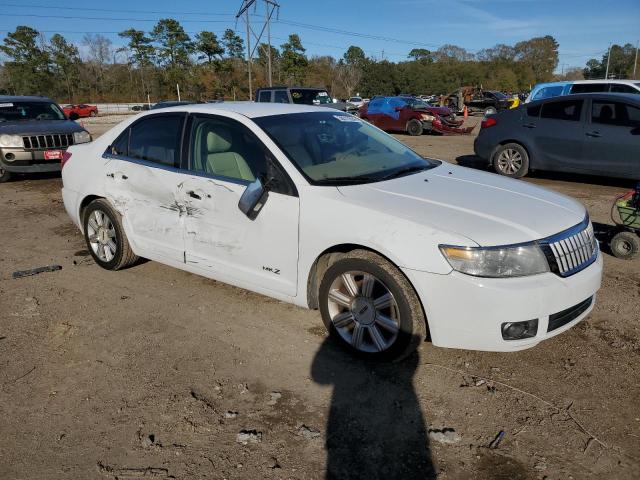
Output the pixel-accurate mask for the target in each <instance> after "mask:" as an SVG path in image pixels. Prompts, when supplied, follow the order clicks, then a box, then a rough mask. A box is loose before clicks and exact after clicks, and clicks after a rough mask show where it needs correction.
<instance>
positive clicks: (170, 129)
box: [129, 114, 184, 167]
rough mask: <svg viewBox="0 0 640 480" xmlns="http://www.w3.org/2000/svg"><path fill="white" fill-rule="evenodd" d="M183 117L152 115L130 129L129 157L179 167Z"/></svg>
mask: <svg viewBox="0 0 640 480" xmlns="http://www.w3.org/2000/svg"><path fill="white" fill-rule="evenodd" d="M183 123H184V115H181V114H177V115H154V116H150V117H147V118H145V119H144V120H141V121H140V122H138V123H136V124H135V125H133V126H132V127H131V134H130V135H131V136H130V138H129V157H131V158H139V159H141V160H148V161H151V162H155V163H158V164H160V165H166V166H169V167H179V166H180V140H181V138H182V124H183Z"/></svg>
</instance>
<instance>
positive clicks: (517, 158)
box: [498, 148, 522, 175]
mask: <svg viewBox="0 0 640 480" xmlns="http://www.w3.org/2000/svg"><path fill="white" fill-rule="evenodd" d="M521 168H522V155H521V154H520V152H518V151H517V150H515V149H513V148H505V149H504V150H502V151H501V152H500V155H498V169H499V170H500V171H501V172H502V173H505V174H507V175H513V174H515V173H516V172H518V171H519V170H520V169H521Z"/></svg>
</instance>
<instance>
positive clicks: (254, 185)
mask: <svg viewBox="0 0 640 480" xmlns="http://www.w3.org/2000/svg"><path fill="white" fill-rule="evenodd" d="M268 195H269V192H268V191H267V189H266V188H265V186H264V185H263V184H262V181H261V180H260V179H259V178H257V179H255V180H254V181H253V182H251V183H250V184H249V185H247V188H246V189H245V190H244V192H243V193H242V196H241V197H240V200H239V201H238V208H239V209H240V211H241V212H242V213H244V214H245V215H246V216H247V217H249V219H251V220H254V219H255V218H256V217H257V216H258V214H259V213H260V210H262V207H263V206H264V204H265V202H266V201H267V196H268Z"/></svg>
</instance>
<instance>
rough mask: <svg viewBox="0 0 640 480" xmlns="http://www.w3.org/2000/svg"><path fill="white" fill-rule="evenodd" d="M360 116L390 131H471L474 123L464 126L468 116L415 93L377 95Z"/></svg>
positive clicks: (446, 132) (462, 132)
mask: <svg viewBox="0 0 640 480" xmlns="http://www.w3.org/2000/svg"><path fill="white" fill-rule="evenodd" d="M359 115H360V118H362V119H363V120H366V121H368V122H370V123H372V124H374V125H375V126H376V127H378V128H380V129H382V130H384V131H387V132H407V133H408V134H409V135H422V132H424V131H427V132H438V133H442V134H449V135H451V134H465V133H470V132H471V130H473V127H467V128H463V127H462V123H463V122H464V120H457V119H456V116H455V114H454V113H453V112H452V111H451V110H449V108H447V107H434V106H432V105H429V104H428V103H426V102H424V101H423V100H420V99H418V98H413V97H374V98H372V99H371V101H370V102H369V103H366V104H364V105H363V106H362V107H360V109H359Z"/></svg>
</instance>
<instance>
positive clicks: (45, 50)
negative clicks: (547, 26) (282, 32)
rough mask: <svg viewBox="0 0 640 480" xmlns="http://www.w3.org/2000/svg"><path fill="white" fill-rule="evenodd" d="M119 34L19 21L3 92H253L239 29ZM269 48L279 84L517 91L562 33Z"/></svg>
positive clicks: (132, 96) (0, 77)
mask: <svg viewBox="0 0 640 480" xmlns="http://www.w3.org/2000/svg"><path fill="white" fill-rule="evenodd" d="M119 36H120V37H121V38H122V39H123V40H124V41H125V42H126V44H125V45H124V46H122V47H115V46H114V45H113V43H112V42H111V40H109V39H108V38H107V37H104V36H103V35H100V34H86V35H85V36H84V37H83V39H82V41H81V43H80V44H78V45H76V44H74V43H72V42H70V41H68V40H67V39H66V38H65V37H64V36H62V35H60V34H54V35H53V36H51V37H50V38H46V37H45V36H44V35H43V34H42V33H40V32H38V31H37V30H36V29H34V28H31V27H29V26H18V27H17V28H16V29H15V31H13V32H10V33H8V34H7V36H6V37H5V38H4V40H3V42H2V44H0V52H1V53H2V54H3V57H4V61H3V62H2V64H1V65H0V93H5V94H16V95H25V94H42V95H47V96H50V97H53V98H55V99H56V100H58V101H59V102H61V103H76V102H144V101H146V100H147V98H149V99H150V101H152V102H155V101H158V100H161V99H175V98H176V96H177V94H176V85H179V86H180V91H181V96H182V98H187V99H192V100H212V99H217V98H225V99H247V98H248V97H249V91H248V81H247V68H248V65H247V61H246V49H245V45H244V40H243V39H242V38H241V37H240V36H239V35H238V34H237V33H236V32H235V31H234V30H232V29H227V30H226V31H225V32H224V33H223V34H222V35H221V36H218V35H216V33H214V32H210V31H201V32H199V33H197V34H196V35H194V36H193V37H192V36H190V35H189V34H188V33H187V32H186V31H185V30H184V28H183V27H182V25H181V24H180V23H179V22H178V21H177V20H175V19H172V18H165V19H161V20H159V21H158V23H157V24H156V25H155V26H154V27H153V28H152V29H151V30H150V31H148V32H146V31H143V30H136V29H133V28H130V29H127V30H124V31H122V32H120V33H119ZM270 48H271V49H270V51H271V64H272V77H273V83H274V84H276V85H301V86H322V87H325V88H327V89H328V90H329V91H330V92H331V93H332V94H333V95H334V96H335V97H339V98H345V97H348V96H351V95H353V94H356V93H359V94H361V95H363V96H372V95H376V94H387V95H390V94H398V93H431V94H444V93H447V92H451V91H453V90H454V89H456V88H458V87H460V86H463V85H476V86H482V87H484V88H487V89H496V90H502V91H512V92H517V91H524V90H528V89H529V88H530V87H531V86H532V85H534V84H536V83H538V82H544V81H549V80H552V79H554V78H557V76H556V75H554V71H555V70H556V68H557V66H558V43H557V42H556V40H555V39H554V38H553V37H552V36H544V37H536V38H532V39H530V40H526V41H522V42H518V43H516V44H515V45H505V44H499V45H496V46H495V47H492V48H487V49H483V50H480V51H479V52H477V53H471V52H469V51H467V50H465V49H464V48H461V47H458V46H455V45H443V46H442V47H440V48H438V49H437V50H435V51H430V50H427V49H423V48H414V49H412V50H411V51H410V52H409V53H408V55H407V58H406V60H403V61H398V62H392V61H390V60H385V59H375V58H371V57H367V56H366V55H365V52H364V51H363V50H362V49H361V48H360V47H358V46H350V47H349V48H348V49H347V50H346V52H345V53H344V54H343V55H342V56H341V57H340V58H334V57H332V56H328V55H325V56H308V55H307V54H306V49H305V48H304V46H303V45H302V41H301V39H300V37H299V35H297V34H291V35H289V37H288V40H287V41H286V42H285V43H283V44H281V45H279V46H273V45H272V46H271V47H270ZM632 49H633V47H632V46H631V45H630V44H628V45H625V46H622V47H620V46H617V45H616V46H614V47H613V48H612V49H611V55H612V59H611V62H610V72H615V73H616V74H619V75H624V76H629V75H630V74H631V70H632V69H633V65H632V63H629V62H630V60H629V54H630V53H629V52H630V51H631V50H632ZM81 51H82V54H81ZM268 52H269V46H268V45H267V44H265V43H262V44H260V45H258V47H257V49H256V54H255V57H254V60H253V62H252V72H253V88H256V87H259V86H265V85H267V84H268V78H267V63H268ZM606 60H607V58H606V56H605V57H603V58H602V59H601V60H600V61H598V60H596V59H592V60H590V61H589V62H588V63H587V65H586V67H585V68H584V69H583V70H582V71H581V70H580V69H571V70H569V71H567V72H566V74H565V75H564V77H565V78H567V79H569V78H571V79H573V78H576V77H582V76H586V77H595V76H600V78H601V77H603V76H604V71H603V70H602V68H603V62H604V64H605V65H606Z"/></svg>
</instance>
